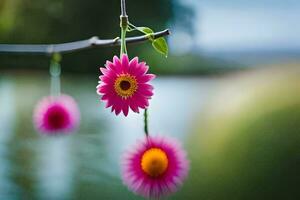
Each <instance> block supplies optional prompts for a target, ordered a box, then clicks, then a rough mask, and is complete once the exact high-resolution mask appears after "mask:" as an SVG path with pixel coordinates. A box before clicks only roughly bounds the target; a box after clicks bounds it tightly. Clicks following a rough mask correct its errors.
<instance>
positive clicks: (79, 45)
mask: <svg viewBox="0 0 300 200" xmlns="http://www.w3.org/2000/svg"><path fill="white" fill-rule="evenodd" d="M167 35H170V31H169V30H168V29H166V30H164V31H160V32H156V33H154V34H153V37H154V38H155V39H156V38H160V37H164V36H167ZM147 40H148V36H146V35H143V36H137V37H128V38H126V43H127V44H135V43H140V42H145V41H147ZM120 45H121V40H120V39H119V38H117V39H105V40H101V39H99V38H98V37H96V36H95V37H92V38H90V39H87V40H81V41H75V42H69V43H61V44H0V53H1V54H3V53H19V54H42V55H45V54H46V55H47V54H53V53H61V54H65V53H71V52H74V51H80V50H84V49H90V48H96V47H111V46H120Z"/></svg>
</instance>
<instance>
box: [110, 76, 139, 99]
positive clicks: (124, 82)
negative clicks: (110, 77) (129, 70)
mask: <svg viewBox="0 0 300 200" xmlns="http://www.w3.org/2000/svg"><path fill="white" fill-rule="evenodd" d="M114 88H115V91H116V93H117V94H118V95H119V96H120V97H123V98H128V97H131V96H132V95H133V94H134V93H135V92H136V90H137V88H138V85H137V81H136V79H135V77H133V76H131V75H130V74H121V75H120V76H119V77H118V78H117V79H116V80H115V85H114Z"/></svg>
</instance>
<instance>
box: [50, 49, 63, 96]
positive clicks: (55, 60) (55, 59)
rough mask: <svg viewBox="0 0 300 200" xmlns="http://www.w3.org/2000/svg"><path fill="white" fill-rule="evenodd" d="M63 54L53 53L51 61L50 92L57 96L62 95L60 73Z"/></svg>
mask: <svg viewBox="0 0 300 200" xmlns="http://www.w3.org/2000/svg"><path fill="white" fill-rule="evenodd" d="M60 61H61V56H60V54H57V53H55V54H53V56H52V59H51V61H50V70H49V72H50V75H51V85H50V93H51V96H53V97H57V96H59V95H60V74H61V66H60Z"/></svg>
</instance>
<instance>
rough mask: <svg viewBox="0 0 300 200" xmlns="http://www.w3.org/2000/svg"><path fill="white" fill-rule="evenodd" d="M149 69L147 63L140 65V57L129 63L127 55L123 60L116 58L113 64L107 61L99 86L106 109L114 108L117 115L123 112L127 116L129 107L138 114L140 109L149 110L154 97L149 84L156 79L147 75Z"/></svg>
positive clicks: (98, 90) (99, 92) (101, 69)
mask: <svg viewBox="0 0 300 200" xmlns="http://www.w3.org/2000/svg"><path fill="white" fill-rule="evenodd" d="M148 69H149V67H148V66H147V65H146V63H145V62H140V63H139V61H138V57H135V58H133V59H132V60H131V61H129V59H128V56H127V55H126V54H123V55H122V57H121V59H119V58H118V57H117V56H114V58H113V62H110V61H107V62H106V68H100V71H101V72H102V73H103V75H101V76H99V78H100V81H99V85H98V86H97V93H98V94H99V95H102V98H101V99H102V100H104V101H107V104H106V108H108V107H112V112H113V111H115V113H116V115H118V114H120V112H121V111H122V112H123V114H124V115H125V116H127V115H128V111H129V107H130V108H131V110H132V111H134V112H137V113H138V112H139V108H142V109H145V108H147V107H148V106H149V99H150V98H151V96H152V95H153V92H152V90H153V87H152V85H150V84H148V82H149V81H151V80H152V79H154V78H155V75H153V74H147V71H148Z"/></svg>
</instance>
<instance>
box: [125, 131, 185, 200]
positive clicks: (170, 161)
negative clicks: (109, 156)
mask: <svg viewBox="0 0 300 200" xmlns="http://www.w3.org/2000/svg"><path fill="white" fill-rule="evenodd" d="M188 170H189V162H188V160H187V158H186V153H185V151H184V150H183V149H182V148H181V146H180V145H179V143H178V142H177V141H174V140H171V139H168V138H163V137H150V136H148V137H146V138H145V140H144V141H141V142H139V143H138V145H137V146H136V147H135V148H134V149H132V151H129V152H127V153H126V154H125V155H124V158H123V160H122V177H123V182H124V184H126V185H127V187H128V188H129V189H130V190H132V191H133V192H134V193H136V194H138V195H141V196H143V197H145V198H154V199H158V198H160V197H162V196H165V195H169V194H171V193H174V192H175V191H176V190H177V188H178V187H179V186H180V185H181V184H182V183H183V181H184V179H185V178H186V176H187V174H188Z"/></svg>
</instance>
